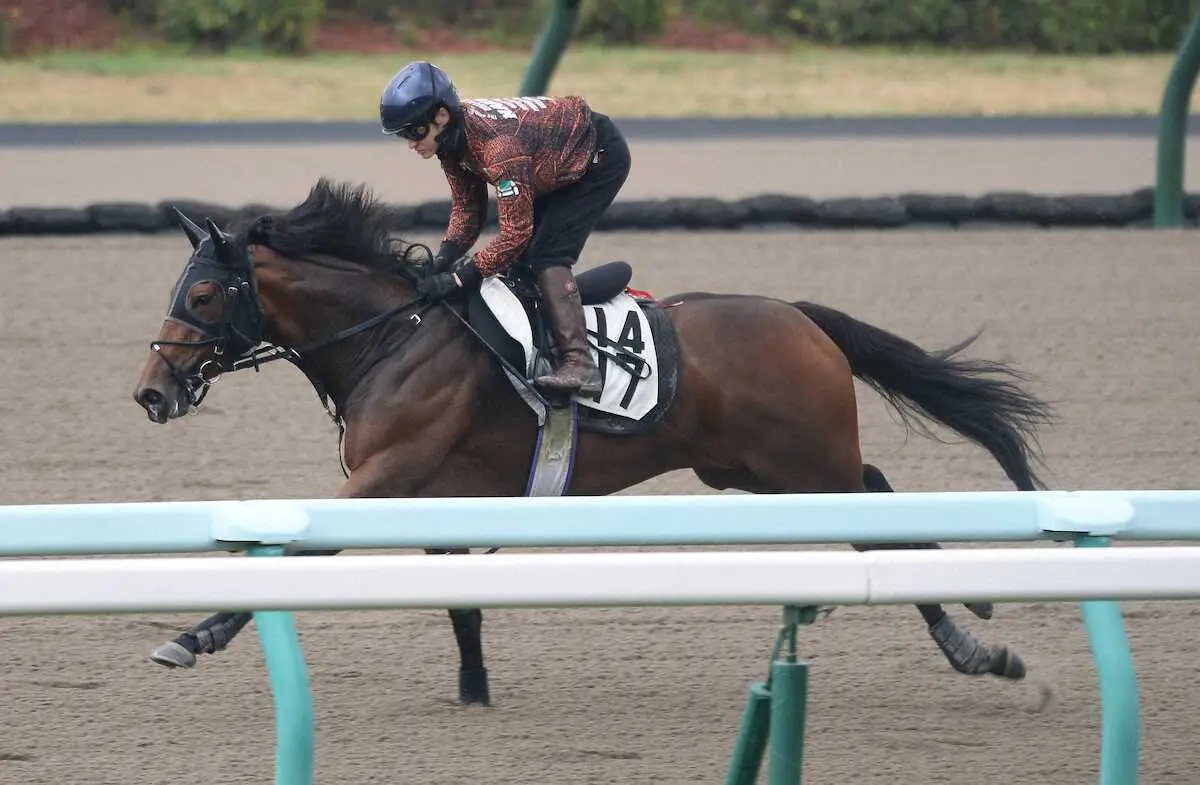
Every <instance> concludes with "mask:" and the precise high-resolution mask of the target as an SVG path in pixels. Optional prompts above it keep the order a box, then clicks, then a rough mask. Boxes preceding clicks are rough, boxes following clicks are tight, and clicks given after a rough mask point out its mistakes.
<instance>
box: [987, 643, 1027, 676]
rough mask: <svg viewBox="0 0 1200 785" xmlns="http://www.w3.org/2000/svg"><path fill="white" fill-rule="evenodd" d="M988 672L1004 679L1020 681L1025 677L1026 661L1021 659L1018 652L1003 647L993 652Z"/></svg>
mask: <svg viewBox="0 0 1200 785" xmlns="http://www.w3.org/2000/svg"><path fill="white" fill-rule="evenodd" d="M988 673H991V674H992V675H993V676H999V677H1000V678H1002V679H1010V680H1012V681H1020V680H1021V679H1024V678H1025V673H1026V670H1025V663H1024V662H1022V661H1021V658H1020V657H1018V656H1017V654H1016V652H1014V651H1012V650H1011V649H1009V648H1007V647H1001V648H998V649H996V650H995V651H994V652H992V663H991V667H989V668H988Z"/></svg>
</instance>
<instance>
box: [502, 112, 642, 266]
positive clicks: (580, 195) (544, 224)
mask: <svg viewBox="0 0 1200 785" xmlns="http://www.w3.org/2000/svg"><path fill="white" fill-rule="evenodd" d="M593 122H594V123H595V124H596V146H597V150H598V153H599V160H598V161H596V162H594V163H593V164H592V165H591V167H590V168H589V169H588V170H587V172H586V173H585V174H584V175H583V177H581V178H580V179H579V180H577V181H576V182H574V183H572V184H571V185H568V186H566V187H565V188H562V189H559V190H557V191H554V192H552V193H548V194H546V195H544V196H540V197H538V198H537V199H535V200H534V202H533V240H532V241H531V242H530V243H529V247H528V248H527V249H526V250H525V254H524V258H523V260H522V262H523V264H525V266H527V267H528V268H529V269H530V271H531V272H533V273H534V274H535V275H536V274H537V273H540V272H541V271H542V270H543V269H545V268H546V267H550V266H552V265H556V264H558V265H565V266H567V267H571V266H572V265H574V264H575V263H576V262H577V261H579V255H580V254H581V253H582V252H583V246H584V245H586V244H587V241H588V237H589V236H590V235H591V233H592V230H593V229H595V228H596V224H597V223H599V221H600V218H601V217H602V216H603V215H604V212H605V210H607V209H608V206H609V205H610V204H612V202H613V200H614V199H616V197H617V193H618V192H619V191H620V190H621V186H623V185H624V184H625V178H627V177H628V176H629V165H630V158H629V147H628V145H626V144H625V137H624V136H622V135H621V131H620V130H619V129H618V128H617V127H616V126H615V125H613V123H612V121H611V120H610V119H609V118H608V117H607V116H606V115H603V114H600V113H599V112H596V113H594V114H593Z"/></svg>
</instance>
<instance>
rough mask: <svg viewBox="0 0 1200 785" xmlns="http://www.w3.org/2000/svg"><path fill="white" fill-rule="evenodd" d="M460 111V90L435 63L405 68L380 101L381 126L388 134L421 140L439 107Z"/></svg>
mask: <svg viewBox="0 0 1200 785" xmlns="http://www.w3.org/2000/svg"><path fill="white" fill-rule="evenodd" d="M441 106H445V107H446V108H447V109H449V110H451V111H455V110H457V109H458V106H459V102H458V91H457V90H456V89H455V88H454V82H452V81H451V80H450V76H449V75H448V74H447V73H446V72H445V71H443V70H442V69H440V68H438V67H437V66H436V65H434V64H433V63H430V62H427V61H425V60H415V61H413V62H411V63H409V64H408V65H406V66H404V67H403V68H401V69H400V70H399V71H397V72H396V75H395V76H393V77H392V79H391V81H390V82H388V83H387V87H385V88H383V95H381V96H380V98H379V123H380V125H382V126H383V133H385V134H400V135H401V136H405V137H406V138H415V139H420V138H422V137H424V136H425V133H427V131H428V129H427V126H428V125H429V124H430V123H431V122H432V121H433V115H434V114H435V113H436V112H437V110H438V107H441Z"/></svg>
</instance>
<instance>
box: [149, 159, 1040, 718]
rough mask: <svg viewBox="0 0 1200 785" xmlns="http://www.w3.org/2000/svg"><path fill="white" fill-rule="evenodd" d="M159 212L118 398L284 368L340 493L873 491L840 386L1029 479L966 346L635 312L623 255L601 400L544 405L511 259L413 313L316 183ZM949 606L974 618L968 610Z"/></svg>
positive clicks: (178, 653) (782, 323)
mask: <svg viewBox="0 0 1200 785" xmlns="http://www.w3.org/2000/svg"><path fill="white" fill-rule="evenodd" d="M176 217H177V220H178V221H179V224H180V226H181V228H182V229H183V231H184V232H185V234H186V235H187V237H188V239H189V240H190V242H191V246H192V254H191V256H190V258H189V259H188V261H187V264H186V266H185V268H184V270H183V272H182V274H181V276H180V278H179V280H178V283H177V284H176V286H175V290H174V293H173V294H172V298H171V303H170V307H169V310H168V314H167V317H166V319H165V320H164V322H163V325H162V327H161V329H160V331H159V334H158V337H157V339H155V340H154V341H153V342H152V344H151V352H150V356H149V357H148V359H147V361H146V363H145V366H144V368H143V369H142V372H141V376H140V378H139V379H138V382H137V387H136V390H135V391H134V395H133V397H134V399H135V400H136V401H137V403H138V404H139V405H140V406H142V407H143V408H144V409H145V411H146V413H147V416H148V417H149V419H150V420H151V421H153V422H156V423H166V422H168V421H169V420H171V419H173V418H177V417H180V416H183V415H184V414H186V413H187V412H188V411H189V410H193V409H195V408H196V407H197V406H198V405H199V404H200V401H201V400H202V399H203V398H204V396H205V394H206V393H207V391H208V389H209V385H210V384H211V383H212V382H213V381H215V380H216V379H217V378H218V377H219V376H220V375H221V374H222V373H226V372H230V371H236V370H239V369H242V368H247V367H255V366H257V365H259V364H261V363H263V362H269V361H271V360H275V359H286V360H288V361H289V362H292V363H293V364H295V365H296V367H298V368H299V369H300V370H301V371H302V372H303V373H304V374H305V375H306V376H307V378H308V380H309V381H310V382H311V383H312V384H313V386H314V389H315V390H316V392H317V394H318V396H319V398H320V400H321V402H322V403H324V405H325V406H326V408H327V410H328V411H329V413H330V415H331V416H332V417H333V418H334V421H335V422H336V423H337V424H338V425H339V427H340V429H341V438H342V440H343V445H342V446H343V471H344V472H346V475H347V478H348V480H347V482H346V483H345V484H344V486H343V487H342V488H341V490H340V491H339V496H340V497H401V496H419V497H445V496H522V495H538V494H556V495H561V494H564V493H565V494H572V495H602V494H610V493H614V492H617V491H619V490H621V489H624V488H627V487H629V486H631V485H634V484H636V483H638V482H641V481H643V480H646V479H648V478H651V477H655V476H657V475H660V474H663V473H664V472H668V471H672V470H677V469H683V468H690V469H692V470H693V471H694V472H695V473H696V475H697V476H698V477H699V478H700V480H701V481H702V482H704V483H705V484H706V485H708V486H710V487H712V488H716V489H729V488H732V489H739V490H743V491H748V492H753V493H822V492H888V491H891V490H892V488H891V486H890V485H889V484H888V481H887V480H886V479H885V477H884V475H883V473H882V472H881V471H880V470H879V469H878V468H876V467H874V466H872V465H870V464H865V463H863V459H862V457H861V454H860V448H859V433H858V413H857V404H856V400H855V388H854V384H853V380H854V379H855V378H858V379H860V380H862V381H863V382H864V383H866V384H867V385H869V386H870V387H871V388H872V389H873V390H875V391H876V392H878V393H879V394H880V395H882V396H883V397H884V398H885V400H886V401H888V402H889V403H890V404H891V405H892V406H893V407H894V408H895V409H896V411H897V412H899V413H900V415H901V417H902V418H903V420H904V422H905V424H910V423H911V422H913V421H912V420H910V418H911V417H914V416H920V415H923V416H924V417H926V418H928V419H931V420H933V421H936V422H938V423H941V424H942V425H944V426H946V427H948V428H949V429H951V430H953V431H955V432H957V433H958V434H961V435H962V436H964V437H966V438H967V439H969V440H971V441H972V442H974V443H975V444H977V445H979V446H981V447H982V448H984V449H986V450H987V451H988V452H990V453H991V455H992V456H993V457H994V459H995V460H996V461H997V462H998V463H999V464H1000V466H1001V467H1002V468H1003V470H1004V472H1005V473H1006V475H1007V476H1008V478H1009V479H1010V480H1011V482H1012V483H1013V484H1014V485H1015V486H1016V488H1017V489H1019V490H1034V489H1037V488H1044V487H1045V485H1044V484H1043V483H1042V481H1041V480H1040V478H1039V477H1038V476H1037V474H1036V473H1035V472H1034V470H1033V468H1032V464H1033V463H1035V462H1036V461H1037V460H1038V456H1037V454H1036V438H1035V430H1036V428H1037V427H1038V426H1039V425H1041V424H1044V423H1048V422H1051V421H1052V420H1053V419H1054V416H1053V414H1052V410H1051V408H1050V406H1049V404H1047V403H1045V402H1043V401H1041V400H1039V399H1038V398H1036V397H1034V396H1033V395H1031V394H1029V393H1027V392H1025V391H1023V390H1022V389H1021V387H1020V386H1019V384H1018V382H1019V381H1021V380H1022V379H1023V378H1024V377H1023V376H1022V375H1021V374H1020V373H1019V372H1017V371H1015V370H1013V369H1012V368H1010V367H1008V366H1006V365H1004V364H1002V363H998V362H993V361H985V360H966V359H961V358H959V357H958V354H959V352H960V351H961V350H962V349H964V348H965V347H967V346H968V345H969V344H970V343H972V342H973V341H974V340H975V338H976V337H977V335H976V336H972V337H970V338H968V339H966V340H965V341H962V342H961V343H959V344H957V345H955V346H953V347H951V348H949V349H947V350H944V351H941V352H928V351H925V350H924V349H922V348H920V347H919V346H916V345H914V344H913V343H911V342H910V341H908V340H905V339H904V338H901V337H898V336H896V335H893V334H891V333H889V332H886V331H884V330H882V329H880V328H877V327H874V326H871V325H869V324H866V323H864V322H862V321H859V320H857V319H855V318H853V317H851V316H848V315H846V314H844V313H841V312H839V311H837V310H834V309H833V308H829V307H826V306H823V305H817V304H813V303H807V302H796V303H788V302H784V301H781V300H778V299H773V298H771V297H767V296H747V295H727V294H714V293H687V294H679V295H675V296H672V297H667V298H665V299H654V298H653V297H651V296H650V295H648V294H647V293H645V292H640V291H638V290H636V289H633V288H631V287H629V286H628V283H629V281H630V275H631V268H630V267H629V265H627V264H625V263H624V262H611V263H609V264H607V265H602V266H600V267H597V268H595V269H593V270H588V271H586V272H584V273H582V274H581V275H580V276H579V287H580V292H581V295H582V297H583V301H584V304H585V306H586V307H587V311H588V313H589V317H588V318H589V322H588V324H589V327H590V332H591V334H592V336H593V337H594V339H595V345H594V347H593V348H594V350H595V351H596V353H597V357H598V362H600V364H601V365H602V366H603V367H604V369H605V389H604V391H603V392H602V393H601V394H600V395H598V396H597V397H596V398H588V399H582V398H578V397H571V398H568V399H564V400H554V399H550V398H547V397H546V396H545V395H543V394H542V393H541V392H540V391H537V390H536V389H534V388H533V386H532V385H531V384H530V383H529V379H532V378H534V376H535V375H536V374H537V373H538V372H539V367H540V368H542V369H544V367H545V362H546V357H545V354H546V353H547V352H552V351H553V341H551V340H548V339H547V333H546V332H545V327H544V324H543V322H542V318H541V314H540V310H539V308H538V298H537V292H536V291H535V290H534V288H533V285H532V284H531V283H530V280H529V278H528V277H527V276H525V275H523V273H522V268H521V266H520V265H518V266H517V267H516V268H514V270H513V271H512V272H510V273H509V274H507V275H505V276H495V277H493V278H489V279H488V280H486V281H485V282H484V287H483V289H482V290H481V291H479V292H475V293H472V294H469V295H460V296H458V297H456V298H452V299H451V300H449V301H446V302H442V303H438V304H433V303H430V302H427V301H425V300H424V299H423V298H421V297H420V296H418V295H417V294H416V288H415V285H416V284H417V283H418V282H419V281H420V280H421V278H422V276H424V275H428V274H430V272H432V270H431V267H432V263H431V262H430V258H429V253H428V250H429V249H428V248H425V247H424V246H421V245H419V244H415V243H408V242H407V241H404V240H402V239H399V238H398V236H397V232H396V231H395V229H396V220H395V216H394V213H392V212H391V211H390V210H389V209H388V207H387V206H386V205H384V204H381V203H379V202H378V201H377V200H376V199H375V197H374V195H373V194H372V193H371V192H370V191H369V190H368V189H367V188H366V187H365V186H360V185H352V184H344V183H332V182H330V181H328V180H326V179H325V178H322V179H320V180H319V181H317V183H316V184H315V185H314V186H313V188H312V189H311V191H310V193H309V195H308V197H307V198H306V200H305V201H303V202H301V203H300V204H298V205H296V206H295V207H294V208H292V209H291V210H288V211H285V212H282V213H280V214H272V215H264V216H259V217H254V216H239V217H237V218H236V220H234V221H233V222H231V224H230V226H228V227H226V228H224V229H222V228H221V227H219V226H218V225H217V224H216V223H215V222H214V221H213V220H212V219H211V218H208V219H205V220H204V224H205V228H201V227H200V226H198V225H197V224H196V223H193V222H192V220H191V219H189V218H187V217H186V216H184V215H183V214H182V213H180V212H178V211H176ZM418 252H420V253H418ZM539 363H542V365H541V366H539ZM926 434H927V435H928V432H927V431H926ZM531 465H532V468H531V469H529V470H526V469H524V468H523V467H528V466H531ZM852 547H854V548H855V549H858V550H869V549H872V548H937V547H940V546H938V545H937V544H936V543H914V544H909V545H903V544H879V543H876V544H872V543H857V544H854V545H853V546H852ZM426 552H427V553H464V552H466V551H464V550H435V549H432V548H431V549H427V551H426ZM314 553H316V552H313V551H303V550H301V551H298V552H296V553H289V555H308V554H314ZM335 553H337V551H326V552H319V554H318V555H333V554H335ZM967 607H968V608H969V609H970V610H971V611H972V612H974V613H975V615H976V616H979V617H980V618H985V619H986V618H990V617H991V615H992V607H991V605H990V604H988V603H975V604H968V605H967ZM917 608H918V609H919V610H920V612H921V615H922V616H923V618H924V620H925V622H926V624H927V625H928V632H929V634H930V635H931V637H932V638H933V639H934V641H935V642H936V643H937V645H938V646H939V648H940V649H941V650H942V652H943V654H944V655H945V656H946V658H947V659H948V660H949V662H950V664H951V666H952V667H953V668H954V669H955V670H957V671H959V672H961V673H966V674H969V675H982V674H993V675H996V676H999V677H1001V678H1007V679H1020V678H1023V677H1024V675H1025V667H1024V665H1023V663H1022V662H1021V660H1020V658H1019V657H1018V656H1017V655H1016V654H1015V653H1014V652H1012V651H1010V650H1009V649H1008V648H1007V647H1003V646H994V647H993V646H985V645H982V644H980V643H979V642H977V641H976V640H975V638H974V637H973V636H972V635H971V634H970V633H969V632H967V631H966V630H964V629H962V628H960V627H958V626H957V625H956V624H955V622H954V621H953V619H952V618H951V617H950V616H949V615H948V614H947V613H946V612H945V611H944V609H943V608H942V607H941V606H939V605H918V606H917ZM449 615H450V619H451V622H452V626H453V629H454V633H455V637H456V639H457V643H458V647H459V654H460V669H459V698H460V700H461V701H462V702H464V703H482V704H487V703H489V702H490V696H489V694H488V684H487V670H486V668H485V667H484V658H483V647H482V639H481V625H482V613H481V611H480V610H479V609H453V610H450V611H449ZM250 618H251V616H250V614H248V613H218V614H216V615H214V616H212V617H210V618H209V619H206V620H204V621H203V622H201V623H199V624H198V625H196V626H194V627H192V628H190V629H189V630H187V631H186V632H184V633H182V634H180V635H179V636H178V637H177V638H176V639H175V640H173V641H171V642H169V643H167V644H164V645H163V646H160V647H159V648H158V649H157V650H156V651H155V653H154V654H153V655H152V659H154V660H155V661H157V662H160V663H162V664H164V665H168V666H173V667H174V666H178V667H191V666H193V665H195V663H196V656H197V655H198V654H202V653H213V652H216V651H220V650H222V649H224V648H225V647H226V646H227V645H228V644H229V642H230V641H231V640H232V638H233V636H234V635H236V634H237V632H238V631H239V630H240V629H241V628H242V627H244V626H245V624H246V623H247V622H248V621H249V620H250Z"/></svg>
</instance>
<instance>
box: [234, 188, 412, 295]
mask: <svg viewBox="0 0 1200 785" xmlns="http://www.w3.org/2000/svg"><path fill="white" fill-rule="evenodd" d="M399 228H400V216H398V215H397V213H396V212H395V211H394V210H393V209H392V208H391V207H390V206H388V205H387V204H386V203H383V202H380V201H378V200H377V199H376V197H375V194H374V193H373V192H372V191H371V189H370V188H369V187H368V186H367V185H366V184H363V183H358V184H355V183H346V182H340V183H339V182H333V181H331V180H330V179H329V178H327V177H322V178H320V179H319V180H317V182H316V184H315V185H313V187H312V189H311V190H310V191H309V192H308V198H306V199H305V200H304V201H303V202H301V203H299V204H297V205H296V206H295V207H293V208H291V209H290V210H287V211H286V212H282V213H271V214H268V215H262V216H257V217H247V218H244V219H243V220H242V221H241V222H240V225H239V226H237V227H233V231H232V233H233V234H234V235H235V236H236V237H238V239H240V240H241V241H243V242H251V243H261V244H262V245H265V246H267V247H268V248H270V249H272V250H273V251H275V252H277V253H280V254H283V255H285V256H291V257H298V258H310V257H311V256H313V255H321V256H330V257H334V258H337V259H342V260H344V261H347V262H354V263H357V264H361V265H364V266H366V267H370V268H371V269H374V270H379V271H380V272H386V273H396V272H404V273H407V274H408V275H409V276H410V277H411V276H413V275H418V276H419V275H420V273H418V272H417V270H416V269H413V267H414V265H421V264H424V263H426V262H427V261H428V259H427V258H426V257H427V254H428V249H427V248H425V247H424V246H421V245H419V244H410V243H408V242H407V241H406V240H404V239H403V238H401V237H399V236H397V235H396V232H397V231H398V230H399ZM417 249H420V250H423V251H425V253H421V252H420V251H418V250H417Z"/></svg>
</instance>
